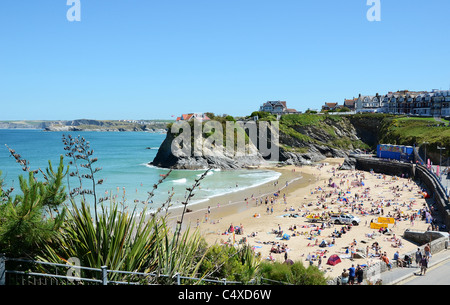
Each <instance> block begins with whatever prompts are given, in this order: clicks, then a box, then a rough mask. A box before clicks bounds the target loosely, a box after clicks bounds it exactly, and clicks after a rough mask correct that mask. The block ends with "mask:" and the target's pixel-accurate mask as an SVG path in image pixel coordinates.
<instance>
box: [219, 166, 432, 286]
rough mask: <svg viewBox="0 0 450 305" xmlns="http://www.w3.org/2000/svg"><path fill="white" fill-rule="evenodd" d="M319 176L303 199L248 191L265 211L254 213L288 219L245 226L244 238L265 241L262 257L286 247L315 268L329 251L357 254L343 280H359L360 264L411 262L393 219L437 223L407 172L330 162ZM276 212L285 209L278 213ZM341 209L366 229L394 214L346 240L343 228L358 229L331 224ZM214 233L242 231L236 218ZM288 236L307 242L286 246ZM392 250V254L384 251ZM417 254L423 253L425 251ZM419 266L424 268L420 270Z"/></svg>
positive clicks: (282, 251)
mask: <svg viewBox="0 0 450 305" xmlns="http://www.w3.org/2000/svg"><path fill="white" fill-rule="evenodd" d="M324 167H325V164H319V165H318V166H317V169H318V170H319V169H320V170H323V168H324ZM369 176H370V178H371V179H372V180H371V181H373V180H374V179H376V183H375V184H373V182H372V184H370V185H368V183H367V181H366V180H367V178H368V177H369ZM319 177H320V174H317V180H316V182H318V181H319ZM322 181H323V183H316V184H315V186H314V187H312V188H311V189H310V191H309V196H305V197H304V198H303V200H302V198H297V201H296V202H294V201H292V199H290V198H288V197H287V195H286V194H285V193H284V194H282V193H281V191H280V190H278V191H277V192H274V193H273V194H272V195H265V196H259V197H258V196H253V195H252V196H251V198H250V200H254V201H255V205H256V207H261V206H263V207H264V208H265V210H266V215H267V216H264V213H255V214H254V218H260V217H268V216H270V215H273V214H274V213H276V215H274V217H282V218H284V219H286V218H289V219H292V220H293V221H294V222H289V223H288V222H283V227H284V226H285V227H284V229H283V228H282V226H281V225H280V224H278V227H276V228H272V229H270V230H266V232H250V233H248V235H246V236H245V237H246V238H247V240H248V239H250V240H253V242H252V243H253V244H254V245H255V244H259V245H264V246H270V248H269V249H268V255H267V257H266V258H267V259H268V260H271V261H273V260H275V259H276V258H277V256H278V255H282V254H284V256H283V257H284V259H285V260H286V258H287V255H288V253H289V252H291V251H295V252H301V255H300V257H303V258H304V259H306V260H307V261H308V262H309V263H311V264H316V265H317V266H318V267H319V269H321V270H322V271H325V272H326V271H329V270H328V269H330V266H328V265H326V266H324V264H323V262H322V259H326V258H327V256H329V255H330V254H332V253H336V254H338V255H339V256H340V257H341V258H342V259H344V260H345V259H349V260H350V261H353V260H355V259H361V258H363V259H365V263H360V264H355V265H356V267H355V265H352V267H351V268H352V269H346V272H348V273H349V274H348V283H350V284H353V283H356V284H360V283H361V278H360V276H359V274H360V273H361V270H364V268H367V267H369V266H370V265H371V264H373V263H374V262H376V261H382V262H383V263H385V264H386V266H388V268H392V266H393V265H392V264H393V263H396V264H397V265H398V266H400V267H404V266H406V265H408V264H410V263H411V258H410V257H408V256H407V255H401V254H400V252H401V251H402V249H403V248H404V245H405V241H404V240H403V238H402V237H399V236H398V235H397V234H395V233H396V228H397V226H398V224H399V223H404V224H406V222H408V226H409V227H413V226H414V225H415V224H416V223H418V222H420V223H421V224H423V223H424V222H425V223H427V224H428V225H429V226H428V229H429V230H433V229H436V228H437V225H436V224H435V223H434V222H433V217H432V215H433V213H434V211H433V207H432V206H428V205H427V204H426V203H425V200H422V199H425V198H427V197H426V196H427V194H426V190H425V189H423V188H421V187H419V186H418V185H417V184H416V183H415V182H414V181H413V180H412V179H410V178H403V179H399V178H398V177H395V176H387V175H383V174H377V173H374V172H373V171H371V172H363V171H356V170H353V171H339V170H338V167H331V168H330V169H329V170H327V178H326V180H322ZM286 185H287V184H286ZM407 197H408V198H407ZM288 202H289V205H288ZM275 207H276V208H277V209H275ZM280 212H284V213H285V214H282V215H279V213H280ZM344 213H349V214H352V215H356V216H359V217H362V219H363V220H364V221H361V223H360V224H359V226H363V227H364V228H366V229H364V231H365V232H367V231H368V230H367V228H372V224H373V223H376V222H377V220H378V219H379V217H384V218H390V219H394V222H393V223H392V224H390V225H389V227H388V226H382V227H380V228H376V229H375V228H374V229H372V230H370V232H368V233H366V234H364V235H356V236H358V239H356V238H353V239H352V240H351V241H350V242H346V240H348V238H344V237H345V236H346V234H347V233H349V232H353V230H357V231H358V232H359V231H360V229H357V228H355V226H354V225H353V224H345V225H336V224H335V223H333V222H332V221H331V216H332V215H334V214H344ZM261 233H264V234H265V235H264V237H265V236H273V238H272V240H270V241H264V242H261V241H259V239H260V238H261V237H263V236H262V235H261ZM220 234H222V235H229V234H241V235H244V233H243V228H242V224H241V225H240V226H234V225H230V226H229V227H228V229H227V230H226V231H225V232H221V233H220ZM266 234H272V235H266ZM290 238H305V239H307V244H306V245H305V248H302V249H291V248H290V247H289V246H288V244H289V239H290ZM278 240H281V242H280V241H278ZM340 240H343V241H340ZM225 243H228V244H230V243H231V240H230V239H228V241H227V242H225ZM333 247H334V248H333ZM386 247H388V248H391V250H389V249H388V248H386ZM254 249H255V251H262V249H261V246H257V247H256V246H255V247H254ZM311 249H314V251H311ZM394 249H395V251H394ZM388 252H389V253H390V254H388ZM394 252H395V253H394ZM291 253H292V252H291ZM306 253H308V254H306ZM311 253H312V254H311ZM392 253H393V256H390V255H392ZM423 256H424V257H425V258H427V259H429V257H428V256H427V255H425V254H424V255H423ZM390 257H391V258H390ZM277 260H278V259H277ZM281 260H283V258H281ZM416 261H417V258H416ZM421 265H423V266H426V262H422V263H421ZM425 272H426V268H425V269H424V271H423V274H425Z"/></svg>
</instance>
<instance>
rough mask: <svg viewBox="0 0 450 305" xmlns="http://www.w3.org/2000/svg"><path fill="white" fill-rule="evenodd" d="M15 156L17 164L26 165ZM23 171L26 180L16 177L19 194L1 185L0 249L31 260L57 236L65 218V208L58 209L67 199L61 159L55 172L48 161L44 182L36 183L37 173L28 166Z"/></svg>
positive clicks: (7, 253)
mask: <svg viewBox="0 0 450 305" xmlns="http://www.w3.org/2000/svg"><path fill="white" fill-rule="evenodd" d="M11 153H12V154H15V152H14V151H12V152H11ZM15 155H16V156H15V157H16V160H17V161H18V162H19V161H23V162H25V161H24V160H22V159H20V156H19V155H17V154H15ZM24 171H27V172H28V179H25V178H24V177H23V176H19V183H20V190H21V194H17V195H15V196H14V197H13V196H11V195H10V194H11V191H12V190H8V191H4V190H3V187H2V182H0V189H1V191H0V249H1V252H2V253H5V254H6V255H9V256H12V257H28V258H32V257H34V256H35V255H36V254H37V253H38V252H39V249H40V247H42V246H43V245H45V244H46V243H47V242H48V241H49V240H51V239H52V238H54V237H55V236H56V234H57V232H58V228H59V227H60V226H61V224H62V222H63V221H64V219H65V209H61V208H59V206H60V204H61V203H62V202H64V200H65V199H66V194H65V188H64V186H62V179H63V177H64V176H65V171H64V164H63V158H62V157H61V159H60V163H59V166H58V168H57V170H56V171H55V170H54V169H53V167H52V164H51V162H50V161H49V167H48V169H47V170H46V174H45V173H42V174H43V175H44V181H37V179H36V178H35V174H36V173H37V171H30V170H29V168H28V167H27V166H24Z"/></svg>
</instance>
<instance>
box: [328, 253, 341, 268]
mask: <svg viewBox="0 0 450 305" xmlns="http://www.w3.org/2000/svg"><path fill="white" fill-rule="evenodd" d="M340 262H341V258H340V257H339V256H338V255H337V254H333V255H331V256H330V257H329V258H328V261H327V264H328V265H331V266H335V265H336V264H339V263H340Z"/></svg>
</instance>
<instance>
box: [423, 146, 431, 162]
mask: <svg viewBox="0 0 450 305" xmlns="http://www.w3.org/2000/svg"><path fill="white" fill-rule="evenodd" d="M422 144H425V159H424V160H423V162H425V166H427V164H428V163H427V144H430V143H428V142H423V143H422Z"/></svg>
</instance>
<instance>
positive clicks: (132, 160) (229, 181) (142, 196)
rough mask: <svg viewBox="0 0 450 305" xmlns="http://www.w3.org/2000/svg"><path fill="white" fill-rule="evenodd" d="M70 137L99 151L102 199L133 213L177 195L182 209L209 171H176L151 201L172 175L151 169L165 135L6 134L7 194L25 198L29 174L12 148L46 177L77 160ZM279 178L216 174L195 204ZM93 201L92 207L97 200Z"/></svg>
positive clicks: (245, 172)
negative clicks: (67, 142)
mask: <svg viewBox="0 0 450 305" xmlns="http://www.w3.org/2000/svg"><path fill="white" fill-rule="evenodd" d="M69 134H70V135H71V136H72V137H78V136H81V137H84V138H85V139H86V141H89V145H90V148H91V149H92V150H93V151H94V153H93V155H92V158H94V157H95V158H97V159H98V161H97V162H96V163H94V167H98V168H101V170H100V171H99V172H97V173H95V176H94V178H95V180H96V181H98V180H99V179H103V184H101V185H97V186H96V188H97V189H96V193H97V197H109V198H114V199H115V200H116V202H119V203H121V204H123V205H124V206H126V207H128V208H130V207H136V208H137V209H140V208H142V207H144V206H147V207H149V208H150V210H152V211H154V210H155V209H157V208H158V207H160V206H161V205H162V204H163V203H164V202H166V201H167V199H168V198H169V195H170V194H173V197H172V198H171V204H172V206H173V207H177V206H180V205H181V203H182V202H183V201H184V200H185V197H186V195H187V193H188V191H187V190H186V189H187V188H189V187H192V185H193V184H194V183H195V179H198V178H199V177H200V176H201V175H202V174H203V173H204V172H205V170H173V171H172V172H171V174H170V175H169V176H167V178H166V179H165V180H164V182H163V183H161V184H160V185H158V188H157V189H156V190H155V191H154V192H153V196H152V197H151V198H149V192H151V191H152V190H153V185H155V184H156V183H158V181H159V180H160V179H161V178H163V175H167V173H168V171H169V170H168V169H165V168H158V167H155V166H152V165H150V164H149V163H150V162H151V161H152V160H153V159H154V157H155V156H156V153H157V152H158V148H159V146H160V145H161V143H162V142H163V141H164V139H165V137H166V135H165V134H164V133H154V132H134V131H129V132H127V131H125V132H104V131H102V132H99V131H77V132H58V131H51V132H49V131H44V130H34V129H0V144H1V145H0V171H1V172H2V174H1V176H0V177H1V179H3V183H4V189H9V188H10V187H13V188H14V191H13V193H12V195H14V194H19V193H21V190H20V184H19V179H18V177H19V176H20V175H22V176H24V177H25V178H28V173H26V172H24V171H23V170H22V166H21V165H20V164H18V163H17V162H16V160H15V158H14V157H12V156H11V154H10V152H9V150H8V147H9V148H10V149H13V150H14V151H15V152H16V153H18V154H20V156H21V158H22V159H26V160H27V161H28V162H29V167H30V168H31V169H32V170H36V169H41V170H42V171H44V172H45V169H46V168H47V167H48V162H49V161H51V163H52V166H53V167H54V168H55V169H56V167H57V166H58V164H59V159H60V156H61V155H63V156H64V164H65V165H66V166H67V165H69V161H70V160H71V158H69V157H67V156H65V154H66V151H65V150H64V144H63V141H62V139H63V135H66V136H68V135H69ZM69 168H70V167H69ZM279 176H280V173H278V172H276V171H271V170H265V169H242V170H241V169H239V170H220V169H214V170H211V171H210V172H208V174H207V176H206V177H205V178H204V179H203V180H201V183H200V187H199V188H197V189H196V190H195V191H194V194H195V195H194V197H193V198H192V199H191V200H190V201H189V204H190V205H194V204H197V203H200V202H203V201H205V200H208V199H209V198H214V197H217V196H220V195H224V194H227V193H231V192H237V191H240V190H243V189H246V188H249V187H253V186H257V185H261V184H265V183H267V182H270V181H275V180H277V179H278V178H279ZM36 179H38V180H43V179H44V177H43V175H42V173H38V174H36ZM68 179H69V181H67V180H68ZM64 181H65V186H66V189H67V190H68V188H69V186H70V187H71V188H73V187H75V186H78V185H79V182H78V180H77V179H76V178H74V177H68V178H65V179H64ZM89 182H90V181H89ZM89 182H88V181H85V182H84V184H83V185H84V186H86V188H88V187H87V186H89V184H88V183H89ZM87 199H89V198H87ZM90 202H91V204H92V202H93V200H92V198H91V200H90ZM146 202H148V203H146ZM218 203H219V202H218ZM104 204H105V203H104ZM219 204H220V203H219Z"/></svg>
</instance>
